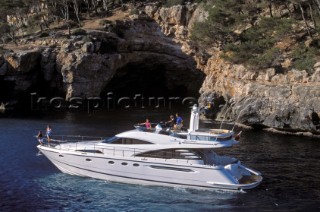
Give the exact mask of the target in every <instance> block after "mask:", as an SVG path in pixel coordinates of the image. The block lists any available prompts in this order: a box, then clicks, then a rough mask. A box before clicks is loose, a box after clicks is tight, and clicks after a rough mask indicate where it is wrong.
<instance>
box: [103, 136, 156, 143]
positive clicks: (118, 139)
mask: <svg viewBox="0 0 320 212" xmlns="http://www.w3.org/2000/svg"><path fill="white" fill-rule="evenodd" d="M103 143H108V144H152V143H150V142H148V141H144V140H139V139H135V138H121V137H117V136H113V137H111V138H109V139H106V140H104V141H103Z"/></svg>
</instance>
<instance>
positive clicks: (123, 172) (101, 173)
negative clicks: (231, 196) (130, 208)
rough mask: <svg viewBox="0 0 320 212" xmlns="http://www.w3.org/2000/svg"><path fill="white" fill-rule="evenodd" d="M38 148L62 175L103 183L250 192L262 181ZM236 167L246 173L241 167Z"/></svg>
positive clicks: (214, 170)
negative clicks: (241, 181)
mask: <svg viewBox="0 0 320 212" xmlns="http://www.w3.org/2000/svg"><path fill="white" fill-rule="evenodd" d="M38 148H39V150H40V151H41V152H42V153H43V154H44V155H45V156H46V157H47V158H48V159H49V160H50V161H51V162H52V163H53V164H54V165H55V166H56V167H57V168H58V169H59V170H60V171H62V172H64V173H67V174H71V175H78V176H84V177H91V178H96V179H101V180H107V181H114V182H122V183H132V184H143V185H158V186H174V187H187V188H200V189H216V188H219V189H232V190H239V189H251V188H254V187H256V186H258V185H259V184H260V182H261V181H262V177H261V176H260V175H259V173H252V172H251V176H256V179H254V180H253V181H249V183H248V182H247V183H245V184H241V183H239V182H240V181H238V180H237V179H236V178H235V176H234V175H233V174H232V173H231V172H230V171H228V170H227V169H225V167H224V166H207V165H199V164H192V163H189V164H175V163H170V162H167V161H155V160H152V159H146V158H141V157H119V156H112V155H108V154H107V155H105V154H94V153H79V152H75V151H67V150H63V151H62V150H59V149H55V148H51V147H47V146H41V145H39V146H38ZM239 167H240V168H241V169H244V170H245V169H246V167H244V166H242V165H240V166H239ZM240 168H239V169H240ZM247 172H248V171H247Z"/></svg>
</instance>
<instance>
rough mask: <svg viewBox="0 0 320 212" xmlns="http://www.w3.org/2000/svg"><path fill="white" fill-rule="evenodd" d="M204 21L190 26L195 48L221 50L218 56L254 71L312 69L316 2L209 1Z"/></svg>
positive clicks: (319, 14)
mask: <svg viewBox="0 0 320 212" xmlns="http://www.w3.org/2000/svg"><path fill="white" fill-rule="evenodd" d="M203 2H204V4H203V7H204V8H205V9H206V10H207V11H208V17H207V19H206V21H204V22H201V23H197V24H195V25H194V28H193V31H192V36H191V38H192V39H193V40H194V41H196V42H197V43H198V44H199V45H200V46H202V47H204V46H211V47H212V46H214V47H218V48H219V49H222V50H223V57H224V58H225V59H227V60H229V61H230V62H233V63H242V64H245V65H247V66H248V67H253V68H255V69H257V68H258V69H264V68H268V67H282V68H283V66H281V63H283V62H284V60H286V59H287V60H290V62H289V65H287V67H285V68H297V69H300V70H302V69H308V70H311V69H312V67H313V65H314V63H315V61H316V58H317V57H318V56H319V55H320V54H319V50H318V47H319V44H320V43H319V41H320V40H319V30H320V27H319V26H320V7H319V6H320V1H318V0H301V1H299V0H281V1H275V0H273V1H259V0H242V1H237V0H215V1H212V0H209V1H203Z"/></svg>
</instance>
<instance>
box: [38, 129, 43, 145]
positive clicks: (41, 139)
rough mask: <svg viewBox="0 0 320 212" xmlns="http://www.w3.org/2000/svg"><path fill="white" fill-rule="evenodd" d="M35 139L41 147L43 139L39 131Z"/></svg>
mask: <svg viewBox="0 0 320 212" xmlns="http://www.w3.org/2000/svg"><path fill="white" fill-rule="evenodd" d="M37 139H38V141H39V143H40V144H41V145H42V144H43V137H42V131H41V130H40V131H39V132H38V135H37Z"/></svg>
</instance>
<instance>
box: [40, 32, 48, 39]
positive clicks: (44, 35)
mask: <svg viewBox="0 0 320 212" xmlns="http://www.w3.org/2000/svg"><path fill="white" fill-rule="evenodd" d="M49 36H50V35H49V33H48V32H42V33H41V34H40V35H39V37H40V38H45V37H49Z"/></svg>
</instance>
